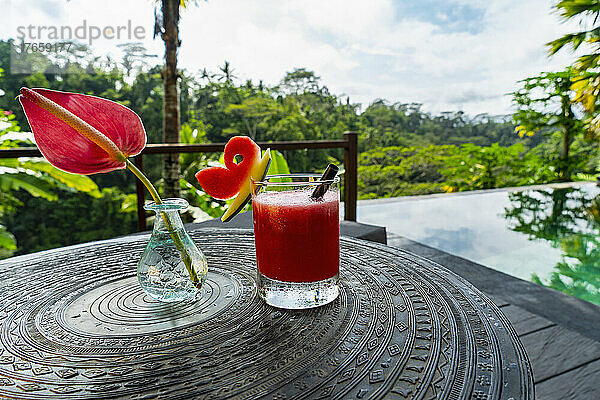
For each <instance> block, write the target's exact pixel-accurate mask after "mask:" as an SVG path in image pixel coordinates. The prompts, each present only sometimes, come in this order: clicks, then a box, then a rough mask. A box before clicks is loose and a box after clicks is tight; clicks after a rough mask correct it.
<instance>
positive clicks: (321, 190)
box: [310, 164, 339, 200]
mask: <svg viewBox="0 0 600 400" xmlns="http://www.w3.org/2000/svg"><path fill="white" fill-rule="evenodd" d="M338 171H339V168H338V167H337V166H336V165H333V164H329V165H328V166H327V169H326V170H325V172H323V176H321V179H320V180H322V181H330V180H332V179H333V178H335V176H336V175H337V173H338ZM327 189H329V183H322V184H320V185H319V186H317V187H316V188H315V190H314V191H313V192H312V194H311V195H310V197H312V198H313V200H318V199H320V198H321V197H323V195H324V194H325V192H326V191H327Z"/></svg>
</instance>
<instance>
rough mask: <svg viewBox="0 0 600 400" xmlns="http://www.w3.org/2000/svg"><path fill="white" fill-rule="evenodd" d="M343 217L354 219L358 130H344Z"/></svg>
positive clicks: (356, 189) (356, 191) (356, 190)
mask: <svg viewBox="0 0 600 400" xmlns="http://www.w3.org/2000/svg"><path fill="white" fill-rule="evenodd" d="M344 140H345V141H346V142H347V143H346V146H345V147H344V169H345V170H346V173H345V174H344V219H345V220H346V221H356V199H357V193H358V185H357V183H358V132H344Z"/></svg>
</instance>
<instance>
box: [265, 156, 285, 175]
mask: <svg viewBox="0 0 600 400" xmlns="http://www.w3.org/2000/svg"><path fill="white" fill-rule="evenodd" d="M289 173H290V168H289V166H288V163H287V161H285V157H283V154H281V153H280V152H278V151H277V150H271V165H270V166H269V172H268V174H269V175H280V174H289Z"/></svg>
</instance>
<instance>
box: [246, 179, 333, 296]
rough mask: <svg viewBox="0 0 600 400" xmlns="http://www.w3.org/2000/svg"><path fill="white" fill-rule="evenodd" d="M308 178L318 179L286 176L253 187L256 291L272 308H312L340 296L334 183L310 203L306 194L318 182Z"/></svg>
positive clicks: (255, 183)
mask: <svg viewBox="0 0 600 400" xmlns="http://www.w3.org/2000/svg"><path fill="white" fill-rule="evenodd" d="M277 178H278V179H279V181H282V180H283V181H284V182H277V181H276V179H277ZM308 178H312V180H318V178H319V177H318V176H312V175H311V176H309V175H301V176H300V175H289V176H286V177H285V178H282V177H281V176H277V177H267V179H265V181H264V182H253V194H252V209H253V214H254V237H255V244H256V262H257V266H258V289H259V294H260V296H261V297H262V298H263V299H265V300H266V302H267V303H268V304H271V305H274V306H276V307H282V308H310V307H316V306H319V305H322V304H327V303H329V302H331V301H333V300H334V299H335V298H336V297H337V296H338V294H339V287H338V273H339V263H340V252H339V249H340V225H339V189H338V186H337V184H338V181H339V179H338V178H336V179H334V180H331V181H330V182H329V184H328V190H327V191H326V192H325V194H324V195H323V196H322V197H320V198H318V199H314V198H312V197H311V194H312V193H313V191H314V189H315V188H316V187H317V186H319V185H320V184H322V183H321V182H314V181H311V179H308ZM286 181H287V182H286Z"/></svg>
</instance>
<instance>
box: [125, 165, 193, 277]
mask: <svg viewBox="0 0 600 400" xmlns="http://www.w3.org/2000/svg"><path fill="white" fill-rule="evenodd" d="M125 164H126V165H127V168H129V169H130V170H131V172H133V173H134V175H135V176H136V177H137V178H138V179H139V180H140V181H141V182H142V183H143V184H144V186H146V188H147V189H148V191H149V192H150V195H151V196H152V198H153V199H154V202H155V203H156V204H162V203H163V202H162V200H161V198H160V196H159V195H158V191H157V190H156V188H155V187H154V185H153V184H152V183H151V182H150V180H149V179H148V178H146V175H144V173H143V172H142V171H140V170H139V169H138V168H137V167H136V166H135V165H134V164H133V163H132V162H131V161H129V160H125ZM160 214H161V215H162V218H163V221H165V227H166V228H167V230H168V231H169V234H170V235H171V238H172V239H173V243H174V244H175V247H176V248H177V250H179V253H180V254H181V259H182V260H183V263H184V264H185V268H186V269H187V271H188V273H189V274H190V279H191V280H192V282H193V283H194V284H195V285H196V286H197V287H200V284H201V282H200V279H198V274H197V273H196V271H195V270H194V268H192V258H191V257H190V254H189V253H188V251H187V249H186V248H185V245H184V244H183V241H182V240H181V237H179V233H178V232H177V231H175V230H174V229H173V225H172V224H171V220H170V219H169V216H168V214H167V213H166V212H162V211H161V213H160Z"/></svg>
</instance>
